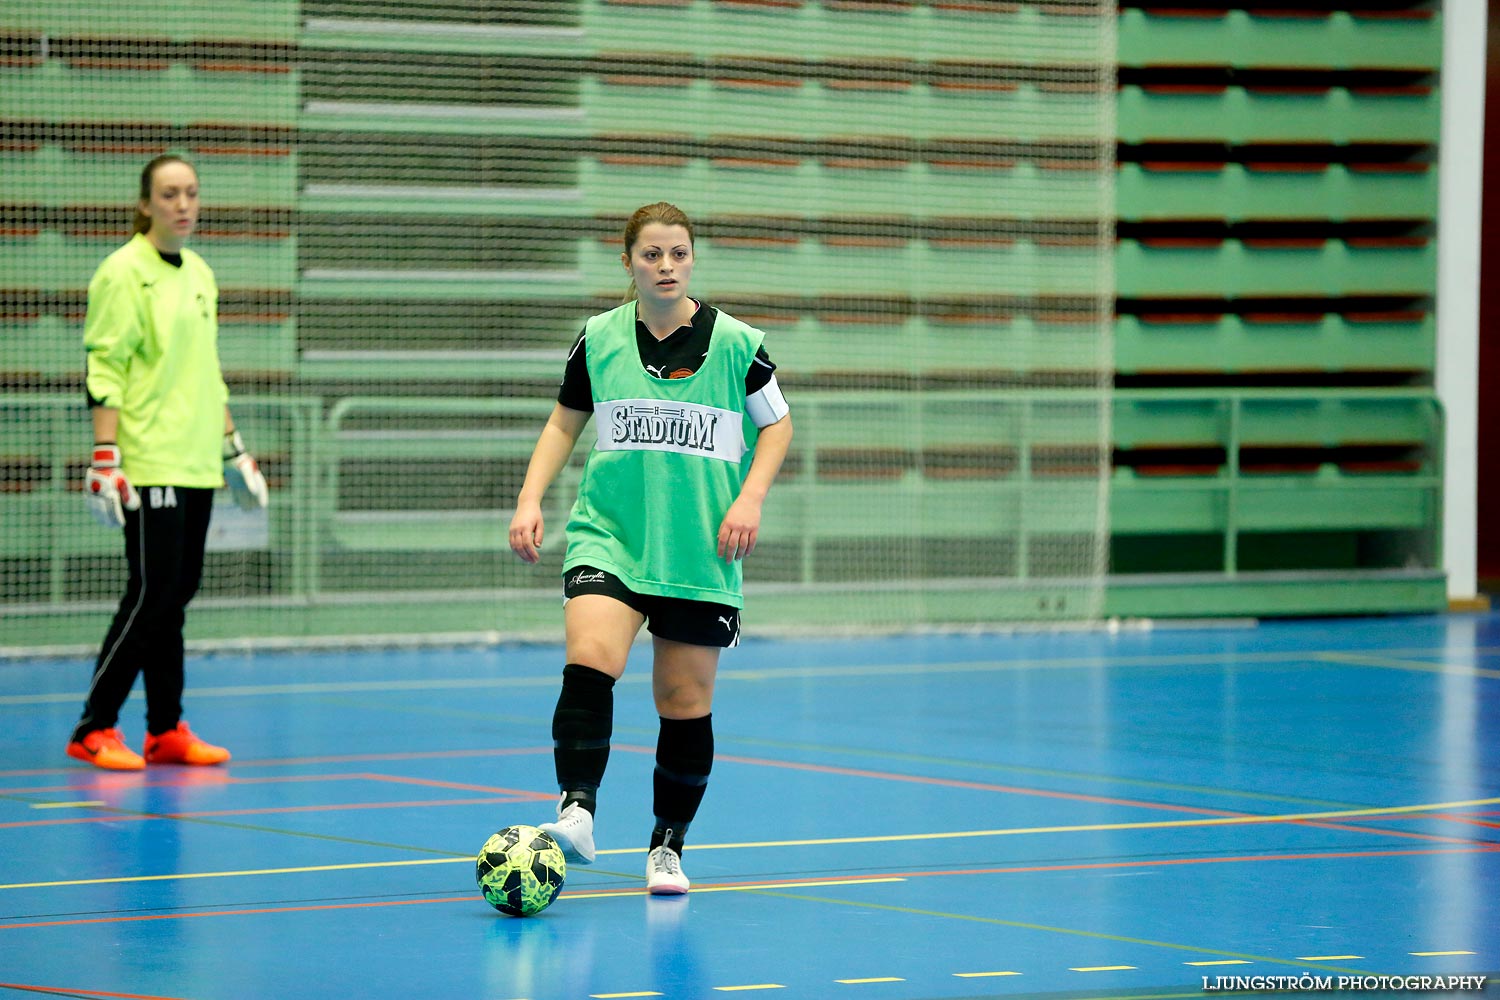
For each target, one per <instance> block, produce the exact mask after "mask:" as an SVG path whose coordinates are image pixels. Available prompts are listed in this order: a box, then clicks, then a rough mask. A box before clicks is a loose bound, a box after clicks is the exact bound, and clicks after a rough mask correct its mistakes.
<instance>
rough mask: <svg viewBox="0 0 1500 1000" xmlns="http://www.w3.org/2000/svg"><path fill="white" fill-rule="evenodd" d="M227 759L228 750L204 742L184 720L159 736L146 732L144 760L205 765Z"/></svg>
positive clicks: (155, 762) (157, 762)
mask: <svg viewBox="0 0 1500 1000" xmlns="http://www.w3.org/2000/svg"><path fill="white" fill-rule="evenodd" d="M228 759H229V751H228V750H225V749H224V748H223V747H216V746H214V745H213V744H212V743H204V742H203V741H202V740H200V739H199V738H198V737H196V736H194V735H193V731H192V730H191V729H189V728H188V724H187V723H186V722H179V723H177V728H176V729H169V730H167V731H166V732H164V733H162V734H161V735H160V736H152V735H151V734H150V733H147V734H146V760H147V761H149V762H150V763H152V764H197V765H200V766H207V765H210V764H222V763H224V762H225V761H226V760H228Z"/></svg>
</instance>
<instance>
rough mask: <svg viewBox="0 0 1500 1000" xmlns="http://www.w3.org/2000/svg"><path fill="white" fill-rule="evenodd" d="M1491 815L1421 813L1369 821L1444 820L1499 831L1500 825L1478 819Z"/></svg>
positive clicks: (1374, 817) (1382, 817)
mask: <svg viewBox="0 0 1500 1000" xmlns="http://www.w3.org/2000/svg"><path fill="white" fill-rule="evenodd" d="M1493 815H1495V814H1494V813H1490V812H1483V813H1474V814H1473V815H1464V814H1462V813H1421V814H1412V813H1403V814H1402V815H1400V816H1371V817H1370V819H1378V820H1381V821H1382V822H1390V821H1391V820H1398V819H1406V820H1414V819H1440V820H1444V821H1446V822H1449V823H1466V824H1468V825H1470V826H1483V827H1488V828H1489V829H1491V830H1500V823H1497V822H1491V821H1489V820H1484V819H1480V818H1479V817H1480V816H1493Z"/></svg>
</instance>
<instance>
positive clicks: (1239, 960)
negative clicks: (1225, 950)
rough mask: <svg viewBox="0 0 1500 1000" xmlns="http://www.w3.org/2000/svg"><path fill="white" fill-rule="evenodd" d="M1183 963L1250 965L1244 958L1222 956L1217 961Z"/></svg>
mask: <svg viewBox="0 0 1500 1000" xmlns="http://www.w3.org/2000/svg"><path fill="white" fill-rule="evenodd" d="M1182 964H1183V965H1249V964H1250V963H1249V962H1247V961H1245V960H1244V959H1243V958H1221V959H1219V960H1218V961H1217V962H1183V963H1182Z"/></svg>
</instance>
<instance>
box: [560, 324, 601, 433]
mask: <svg viewBox="0 0 1500 1000" xmlns="http://www.w3.org/2000/svg"><path fill="white" fill-rule="evenodd" d="M557 401H558V402H559V403H561V404H562V405H564V406H566V407H567V408H568V409H570V410H583V411H584V412H585V413H592V412H593V410H594V385H593V383H592V382H591V381H589V361H588V355H587V354H586V353H585V352H584V349H583V332H580V333H579V334H578V339H577V340H575V341H573V349H572V350H571V351H569V352H568V365H567V367H566V368H565V369H563V380H562V385H561V386H559V387H558V390H557Z"/></svg>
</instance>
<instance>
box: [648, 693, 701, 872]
mask: <svg viewBox="0 0 1500 1000" xmlns="http://www.w3.org/2000/svg"><path fill="white" fill-rule="evenodd" d="M713 766H714V727H713V716H712V715H705V716H703V717H702V718H701V719H662V720H661V732H660V735H658V736H657V740H656V773H655V775H654V776H653V778H652V784H653V786H654V790H655V793H656V799H655V807H654V811H655V813H656V829H655V830H653V831H652V832H651V848H652V849H655V848H657V847H660V846H661V845H662V844H666V845H667V846H668V847H670V848H672V850H674V851H676V852H677V853H678V854H681V853H682V843H683V839H684V837H685V835H686V834H687V828H688V824H690V823H691V822H692V821H693V818H694V817H695V816H697V815H698V806H699V804H700V803H702V802H703V793H704V792H705V791H707V790H708V775H709V772H710V771H712V770H713Z"/></svg>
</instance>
